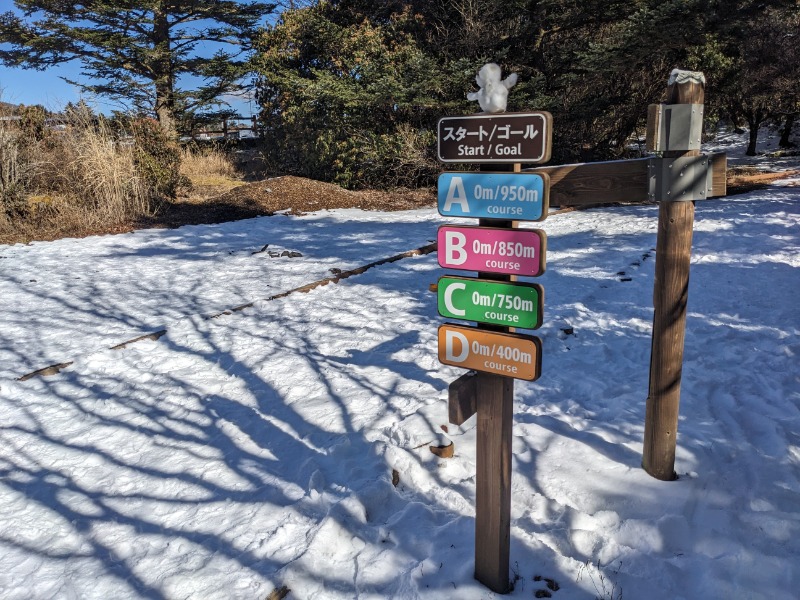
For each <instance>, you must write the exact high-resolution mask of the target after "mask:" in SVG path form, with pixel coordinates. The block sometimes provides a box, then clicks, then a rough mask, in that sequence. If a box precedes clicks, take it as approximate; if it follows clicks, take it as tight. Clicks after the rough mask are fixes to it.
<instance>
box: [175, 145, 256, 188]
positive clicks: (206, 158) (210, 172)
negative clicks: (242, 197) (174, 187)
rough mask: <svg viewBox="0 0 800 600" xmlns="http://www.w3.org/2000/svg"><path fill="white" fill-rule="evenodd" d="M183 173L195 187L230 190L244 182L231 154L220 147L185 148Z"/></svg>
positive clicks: (182, 164) (182, 163)
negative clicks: (213, 187)
mask: <svg viewBox="0 0 800 600" xmlns="http://www.w3.org/2000/svg"><path fill="white" fill-rule="evenodd" d="M181 175H184V176H186V177H187V178H188V179H189V181H191V182H192V186H193V187H205V186H215V187H222V188H225V189H226V190H228V189H231V188H234V187H236V186H237V185H241V184H242V174H241V173H240V172H239V170H238V169H237V168H236V165H235V164H234V162H233V160H232V159H231V157H230V155H229V154H228V153H227V152H225V151H223V150H220V149H218V148H204V149H194V148H184V149H183V150H182V151H181Z"/></svg>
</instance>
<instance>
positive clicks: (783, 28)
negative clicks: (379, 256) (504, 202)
mask: <svg viewBox="0 0 800 600" xmlns="http://www.w3.org/2000/svg"><path fill="white" fill-rule="evenodd" d="M798 14H800V13H798V12H797V10H796V0H732V1H725V2H722V0H636V1H634V2H631V1H630V0H586V1H583V2H576V1H574V0H535V1H532V0H452V1H448V2H429V1H427V0H383V1H382V2H366V1H365V0H331V1H330V2H318V3H316V4H315V5H314V6H312V7H310V8H306V9H302V10H298V11H289V12H287V13H285V14H284V18H283V20H282V21H281V22H280V23H278V24H277V25H276V26H275V27H273V28H271V29H270V30H269V31H268V32H267V33H266V34H265V35H264V36H263V37H262V38H261V39H260V40H259V44H258V49H259V55H258V58H257V63H256V64H257V67H258V72H259V83H258V90H259V95H258V98H259V100H260V102H261V104H262V106H263V108H264V110H263V112H262V120H263V122H264V124H265V126H266V128H267V131H268V134H269V136H270V139H271V140H275V146H274V155H275V156H274V157H273V160H274V161H277V163H276V164H279V165H283V166H284V167H285V168H287V169H288V170H291V171H293V172H296V173H300V174H304V175H308V176H311V177H317V178H326V179H334V180H336V181H339V182H342V183H346V184H347V185H350V186H358V185H367V184H370V182H372V181H379V182H380V181H383V183H384V185H391V184H392V183H393V182H394V181H395V179H396V177H395V176H394V175H392V173H393V172H394V171H393V168H392V167H391V165H396V164H402V163H403V160H404V158H403V157H408V156H415V157H419V156H431V146H430V145H429V146H427V147H421V146H420V147H416V148H415V150H414V152H410V148H411V146H409V145H408V144H406V143H397V142H396V140H395V139H393V136H395V137H397V135H398V131H400V128H401V126H404V125H405V126H406V127H408V128H410V129H407V130H406V131H413V132H415V133H416V137H415V138H414V139H415V142H414V143H415V144H424V143H428V144H432V142H433V136H432V135H431V131H432V130H433V127H434V124H435V120H436V119H437V118H438V117H439V116H442V115H444V114H451V115H452V114H459V113H462V114H463V113H470V112H475V111H477V110H478V109H477V107H476V106H475V105H474V104H472V103H468V102H466V101H465V95H466V93H467V92H468V91H471V90H473V89H474V84H473V81H474V76H475V73H476V72H477V70H478V68H479V67H480V66H481V65H482V64H483V63H485V62H488V61H494V62H498V63H500V64H501V66H502V67H503V69H504V71H505V72H506V73H508V72H516V73H518V74H519V77H520V80H519V83H518V84H517V86H516V87H515V88H514V89H513V90H512V91H511V95H510V97H509V110H510V111H525V110H549V111H550V112H551V113H553V117H554V123H555V134H554V140H553V160H554V162H570V161H574V160H597V159H604V158H619V157H624V156H626V155H627V154H628V153H629V152H630V150H629V149H628V145H629V140H630V138H631V136H632V135H637V134H638V135H642V134H643V133H644V122H645V115H646V114H647V105H648V104H651V103H653V102H658V101H660V100H662V99H663V97H664V92H665V88H666V82H667V78H668V76H669V73H670V72H671V71H672V69H674V68H684V69H691V70H700V71H703V72H704V73H705V75H706V78H707V80H708V85H707V98H708V99H709V101H708V109H707V110H706V116H707V118H708V119H709V121H711V120H712V119H713V121H711V123H710V124H712V125H713V122H715V121H716V120H718V119H719V118H721V117H725V116H734V117H736V116H737V115H738V117H736V118H742V119H746V120H748V121H750V122H751V128H752V127H754V128H755V129H756V130H757V125H758V123H756V122H755V121H753V120H752V119H753V118H755V117H758V118H759V119H761V120H763V119H765V118H768V115H781V116H783V117H786V116H787V115H790V114H796V113H798V110H800V109H798V105H797V97H798V93H797V81H800V76H798V72H797V69H798V65H800V60H798V56H797V50H794V48H797V47H800V44H797V43H796V31H797V27H798V26H800V25H798V22H797V19H798V16H797V15H798ZM792 31H794V35H792V34H791V32H792ZM748 107H750V108H748ZM754 107H761V108H760V109H759V111H755V112H754V111H753V110H752V108H754ZM748 114H749V115H750V116H748ZM759 123H760V121H759ZM424 140H427V142H425V141H424ZM400 148H402V150H401V149H400ZM432 170H433V169H429V170H428V171H425V170H423V171H422V172H430V171H432ZM382 172H383V173H384V174H385V175H384V177H383V179H380V177H379V175H380V173H382ZM418 181H419V182H426V181H430V178H429V177H428V176H427V175H423V176H421V177H420V178H419V179H418Z"/></svg>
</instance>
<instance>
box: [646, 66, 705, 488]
mask: <svg viewBox="0 0 800 600" xmlns="http://www.w3.org/2000/svg"><path fill="white" fill-rule="evenodd" d="M677 79H680V77H678V78H677ZM703 102H704V89H703V83H702V82H701V80H700V79H699V78H689V80H688V81H685V82H681V81H677V80H676V81H674V82H671V84H670V85H669V86H668V87H667V103H668V104H703ZM699 154H700V151H699V150H690V151H686V152H682V151H671V152H665V153H664V156H665V157H666V158H675V157H680V156H698V155H699ZM693 225H694V202H692V201H688V202H674V201H673V202H660V203H659V207H658V237H657V241H656V265H655V282H654V286H653V308H654V313H653V339H652V346H651V354H650V385H649V392H648V396H647V407H646V414H645V429H644V451H643V455H642V467H643V468H644V469H645V471H647V472H648V473H649V474H650V475H652V476H653V477H655V478H656V479H661V480H663V481H669V480H673V479H676V475H675V447H676V440H677V433H678V407H679V404H680V393H681V369H682V367H683V342H684V336H685V332H686V303H687V299H688V295H689V261H690V259H691V253H692V228H693Z"/></svg>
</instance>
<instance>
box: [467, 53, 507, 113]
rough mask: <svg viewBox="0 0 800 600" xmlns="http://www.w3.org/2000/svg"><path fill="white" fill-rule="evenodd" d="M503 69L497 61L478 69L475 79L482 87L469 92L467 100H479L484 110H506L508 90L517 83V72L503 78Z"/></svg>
mask: <svg viewBox="0 0 800 600" xmlns="http://www.w3.org/2000/svg"><path fill="white" fill-rule="evenodd" d="M501 74H502V71H501V70H500V67H499V66H498V65H497V64H495V63H487V64H485V65H483V66H482V67H481V70H480V71H478V75H477V76H476V77H475V81H476V82H477V83H478V86H479V87H480V88H481V89H480V90H478V91H477V92H470V93H469V94H467V100H477V101H478V104H479V105H480V107H481V108H482V109H483V112H487V113H501V112H505V111H506V102H507V101H508V90H510V89H511V88H512V87H513V86H514V84H515V83H517V74H516V73H512V74H511V75H509V76H508V77H506V78H505V79H503V80H501V79H500V76H501Z"/></svg>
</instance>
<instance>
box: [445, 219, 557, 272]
mask: <svg viewBox="0 0 800 600" xmlns="http://www.w3.org/2000/svg"><path fill="white" fill-rule="evenodd" d="M438 241H439V265H440V266H442V267H444V268H446V269H461V270H464V271H479V272H488V273H503V274H506V275H524V276H527V277H536V276H537V275H541V274H542V273H544V268H545V261H544V257H545V252H546V247H547V236H546V235H545V233H544V231H541V230H538V229H503V228H499V227H469V226H466V227H456V226H453V225H443V226H441V227H439V236H438Z"/></svg>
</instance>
